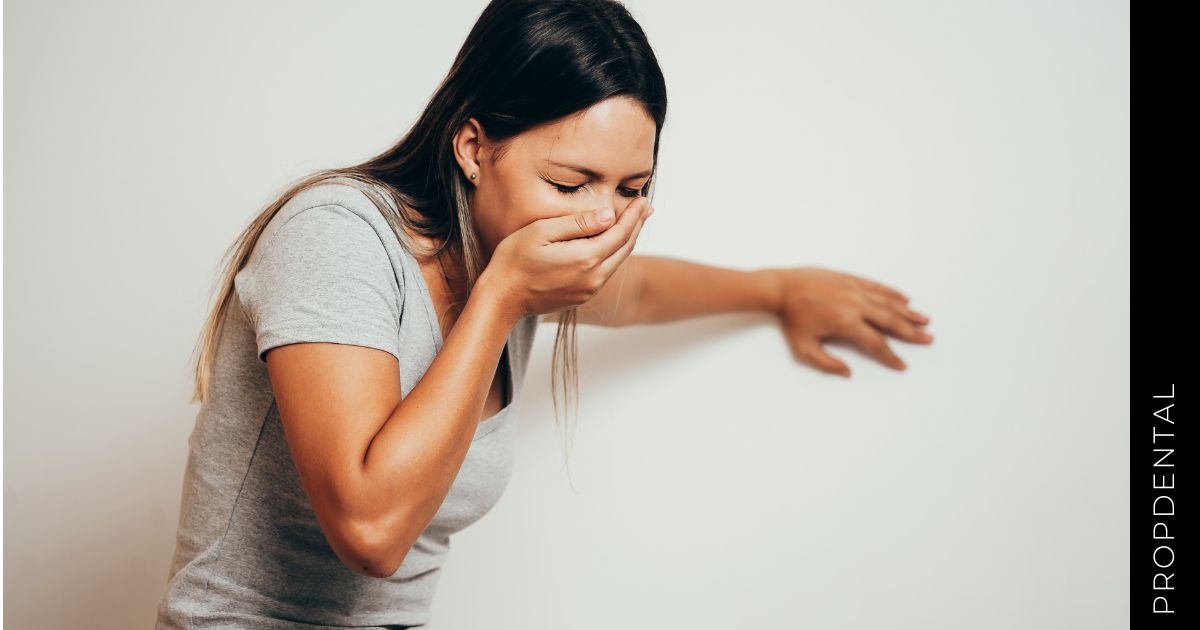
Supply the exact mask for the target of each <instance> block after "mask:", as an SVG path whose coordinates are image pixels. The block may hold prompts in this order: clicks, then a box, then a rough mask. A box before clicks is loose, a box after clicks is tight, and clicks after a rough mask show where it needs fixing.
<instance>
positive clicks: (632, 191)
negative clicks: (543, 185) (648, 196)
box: [549, 182, 642, 197]
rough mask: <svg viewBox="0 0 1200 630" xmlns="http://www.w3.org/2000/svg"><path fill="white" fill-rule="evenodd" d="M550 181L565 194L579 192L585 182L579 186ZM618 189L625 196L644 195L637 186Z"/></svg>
mask: <svg viewBox="0 0 1200 630" xmlns="http://www.w3.org/2000/svg"><path fill="white" fill-rule="evenodd" d="M549 183H550V185H551V186H553V187H554V188H555V189H557V190H558V192H560V193H563V194H564V195H573V194H575V193H577V192H579V191H580V190H582V189H583V186H584V185H583V184H580V185H578V186H563V185H562V184H556V183H554V182H549ZM617 190H618V191H620V193H621V195H622V196H624V197H640V196H641V195H642V191H641V190H638V189H637V188H625V187H621V188H618V189H617Z"/></svg>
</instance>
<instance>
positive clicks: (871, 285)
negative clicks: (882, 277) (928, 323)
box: [858, 278, 908, 304]
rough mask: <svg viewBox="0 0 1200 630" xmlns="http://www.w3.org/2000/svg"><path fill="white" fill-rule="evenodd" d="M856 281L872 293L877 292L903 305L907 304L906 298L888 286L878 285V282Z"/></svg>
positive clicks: (862, 279)
mask: <svg viewBox="0 0 1200 630" xmlns="http://www.w3.org/2000/svg"><path fill="white" fill-rule="evenodd" d="M858 281H859V282H861V283H862V285H863V286H865V287H867V288H869V289H872V290H874V291H879V292H881V293H883V294H885V295H889V296H891V297H894V298H896V299H897V300H900V301H901V302H903V303H905V304H908V296H907V295H904V294H903V293H901V292H899V291H897V290H896V289H893V288H892V287H889V286H887V285H885V284H882V283H879V282H875V281H874V280H868V279H867V278H858Z"/></svg>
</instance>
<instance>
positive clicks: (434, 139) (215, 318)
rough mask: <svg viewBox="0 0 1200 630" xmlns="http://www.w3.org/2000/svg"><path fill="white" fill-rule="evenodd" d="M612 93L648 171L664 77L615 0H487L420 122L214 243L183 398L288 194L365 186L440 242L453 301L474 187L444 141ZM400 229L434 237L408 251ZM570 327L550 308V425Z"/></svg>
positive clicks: (202, 393) (468, 282)
mask: <svg viewBox="0 0 1200 630" xmlns="http://www.w3.org/2000/svg"><path fill="white" fill-rule="evenodd" d="M619 95H623V96H627V97H631V98H633V99H635V100H636V101H637V102H639V103H640V104H641V105H642V106H643V107H644V108H645V109H646V111H647V113H649V114H650V116H651V117H652V118H653V119H654V123H655V133H654V167H653V171H654V172H655V173H656V172H657V169H658V145H659V137H660V136H661V132H662V128H663V124H664V122H665V120H666V112H667V93H666V83H665V81H664V79H663V75H662V71H661V70H660V68H659V65H658V60H657V59H656V58H655V55H654V51H653V50H652V49H651V48H650V43H649V42H648V41H647V40H646V35H645V33H644V32H643V31H642V28H641V26H639V25H638V23H637V22H636V21H635V20H634V19H633V16H632V15H630V13H629V11H628V10H627V9H626V8H625V6H624V5H622V4H621V3H620V2H617V1H615V0H493V1H492V2H491V3H489V4H488V5H487V7H485V8H484V10H483V12H482V13H481V14H480V16H479V19H478V20H477V21H476V22H475V25H474V27H472V29H471V32H470V33H469V34H468V35H467V38H466V41H465V42H464V43H463V46H462V48H461V49H460V50H459V52H458V55H457V56H456V57H455V59H454V64H453V65H452V66H451V67H450V70H449V72H447V73H446V76H445V77H444V78H443V79H442V81H441V84H440V85H439V86H438V88H437V90H436V91H435V92H434V93H433V96H432V97H430V99H429V101H428V103H427V104H426V106H425V109H424V111H423V112H422V113H421V116H420V118H419V119H418V120H417V121H416V123H414V124H413V126H412V128H411V129H409V130H408V132H407V133H406V134H405V135H404V136H403V137H402V138H401V139H400V140H399V141H398V142H397V143H396V144H395V145H393V146H391V147H390V148H388V149H386V150H385V151H383V152H382V153H379V154H378V155H376V156H374V157H372V158H370V159H368V160H366V161H365V162H362V163H360V164H357V165H354V166H347V167H342V168H331V169H323V170H320V171H317V172H316V173H313V174H311V175H308V176H306V177H303V178H301V179H299V180H298V181H295V182H293V183H292V184H290V185H289V186H288V187H287V188H286V190H285V191H284V192H283V193H282V194H281V195H280V196H279V197H278V198H277V199H276V201H274V202H273V203H271V204H270V205H268V206H267V207H266V208H265V209H264V210H263V211H261V212H260V213H259V214H258V216H257V217H255V218H254V220H252V221H251V222H250V223H249V225H248V226H247V227H246V228H245V229H244V230H243V232H242V233H241V234H240V235H239V237H238V238H237V239H236V241H235V242H234V243H233V244H232V245H231V246H230V247H229V249H228V250H226V252H225V256H224V258H223V259H222V260H223V271H222V272H221V274H220V276H219V277H220V279H221V281H220V290H219V294H218V297H217V299H216V300H215V301H214V303H213V306H212V308H211V310H210V312H209V315H208V318H207V320H206V322H205V324H204V327H203V330H202V331H201V335H200V338H199V340H198V342H197V346H196V350H197V351H198V352H199V358H198V359H197V361H196V382H195V389H194V392H193V398H192V401H193V402H195V401H199V402H201V404H203V403H205V402H206V401H207V400H208V396H209V388H210V383H211V378H212V370H213V368H214V362H215V356H216V346H217V342H218V340H219V338H220V332H221V327H222V325H223V323H224V321H225V315H226V311H227V310H228V308H229V306H230V303H231V300H232V296H233V291H234V282H233V280H234V277H235V276H236V275H237V273H238V271H240V270H241V269H242V268H243V267H244V266H245V264H246V260H247V258H248V257H249V255H250V252H251V251H252V250H253V249H254V245H255V243H256V242H257V241H258V237H259V236H260V235H261V234H262V231H263V229H264V228H265V227H266V225H267V223H268V222H270V220H271V218H272V217H273V216H275V213H276V212H277V211H278V210H279V209H280V208H281V207H283V205H284V204H285V203H286V202H287V201H288V200H289V199H291V198H292V197H293V196H294V195H296V194H297V193H299V192H301V191H303V190H306V189H308V188H311V187H313V186H316V185H318V184H321V183H325V182H328V181H330V180H333V179H339V178H340V179H346V180H351V181H357V182H361V183H362V184H365V185H364V186H362V187H361V188H362V190H363V192H364V193H366V194H367V196H368V198H369V199H371V201H372V202H373V203H374V204H375V205H376V206H378V207H379V209H380V211H381V213H382V214H383V215H384V217H385V218H386V219H387V220H388V223H389V225H390V226H391V227H392V229H393V231H394V232H395V233H396V237H397V239H398V240H399V241H400V242H401V243H402V244H404V245H405V246H407V247H408V248H409V249H410V251H412V252H413V254H414V255H415V256H416V257H417V258H418V259H421V260H426V259H428V257H430V256H440V255H442V253H443V250H444V251H445V255H447V256H449V257H451V260H455V261H456V262H457V263H458V264H457V265H456V266H457V267H458V268H460V269H462V270H464V272H465V277H462V278H454V279H452V280H450V281H449V285H450V286H451V287H453V288H454V289H455V290H454V291H453V292H454V294H455V295H454V297H453V298H452V299H453V300H454V303H455V304H458V303H460V302H465V301H466V296H468V295H469V294H470V290H471V288H472V287H473V286H474V284H475V281H476V280H477V279H478V278H479V275H480V274H481V273H482V272H483V267H484V263H483V261H482V255H481V252H480V246H479V242H478V239H477V238H476V233H475V230H474V228H473V225H474V223H473V220H472V216H471V204H470V200H471V195H472V192H473V190H474V188H473V185H472V183H471V182H470V180H468V179H467V178H466V177H465V176H464V175H463V173H462V171H461V170H460V169H459V166H458V163H457V162H456V161H455V159H454V154H453V147H452V145H451V142H452V139H453V137H454V135H455V134H456V133H457V132H458V130H459V129H460V127H461V126H462V124H463V123H465V122H466V121H467V120H468V119H469V118H471V117H474V118H475V119H477V120H478V121H479V122H480V124H481V126H482V127H483V129H484V132H485V133H486V134H487V135H488V136H489V137H490V138H492V139H493V140H495V141H496V143H497V145H498V147H499V154H501V155H502V154H503V147H504V146H505V143H506V142H507V141H509V140H511V139H512V138H513V137H514V136H516V135H518V134H520V133H522V132H524V131H526V130H528V129H530V128H532V127H535V126H537V125H540V124H544V123H548V122H553V121H555V120H558V119H560V118H563V117H565V116H568V115H570V114H574V113H577V112H580V111H581V110H584V109H587V108H588V107H590V106H592V105H594V104H596V103H598V102H600V101H602V100H604V99H607V98H610V97H613V96H619ZM654 180H655V178H654V175H653V174H652V175H651V177H650V179H649V180H647V182H646V185H645V186H644V187H643V189H642V191H641V194H642V195H643V196H648V197H652V195H653V186H654ZM405 228H407V229H408V230H411V231H412V232H413V233H415V234H420V235H422V236H424V237H429V238H431V239H433V242H435V243H438V245H437V246H435V247H433V248H424V247H418V246H417V245H416V243H414V242H412V241H413V239H410V238H409V237H408V235H407V234H406V233H405ZM214 288H215V286H214ZM575 326H576V310H575V309H573V308H572V309H568V310H565V311H562V312H561V315H560V319H559V323H558V330H557V334H556V336H555V342H554V359H553V361H552V363H551V396H552V398H553V401H554V410H555V418H556V421H557V417H558V396H557V393H556V385H557V383H558V379H557V378H556V368H558V367H560V360H559V359H560V356H561V371H562V373H563V377H562V384H563V396H564V398H566V400H568V401H569V400H570V396H569V390H568V389H567V387H566V384H567V381H568V380H570V381H571V384H572V386H573V388H574V390H575V394H576V398H578V388H579V383H578V373H577V359H576V350H577V348H576V343H575ZM194 355H195V352H193V356H194ZM510 378H512V376H511V375H510Z"/></svg>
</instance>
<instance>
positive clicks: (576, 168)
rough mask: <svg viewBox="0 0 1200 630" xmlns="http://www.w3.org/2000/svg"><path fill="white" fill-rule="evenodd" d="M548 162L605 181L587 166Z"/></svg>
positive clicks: (651, 171)
mask: <svg viewBox="0 0 1200 630" xmlns="http://www.w3.org/2000/svg"><path fill="white" fill-rule="evenodd" d="M547 161H548V162H549V163H550V164H553V165H554V166H561V167H563V168H569V169H571V170H573V171H577V172H579V173H582V174H584V175H587V176H588V177H591V178H592V179H604V178H603V177H601V176H600V173H597V172H596V171H593V170H592V169H590V168H587V167H586V166H580V165H578V164H564V163H563V162H555V161H554V160H547ZM653 172H654V171H653V169H650V170H646V171H641V172H638V173H634V174H632V175H630V176H629V177H626V178H625V179H637V178H639V177H647V176H649V175H652V174H653ZM622 181H624V180H622Z"/></svg>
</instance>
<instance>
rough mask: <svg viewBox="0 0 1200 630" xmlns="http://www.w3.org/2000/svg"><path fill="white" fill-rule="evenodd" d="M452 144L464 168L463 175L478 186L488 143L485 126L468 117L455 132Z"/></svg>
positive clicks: (457, 159)
mask: <svg viewBox="0 0 1200 630" xmlns="http://www.w3.org/2000/svg"><path fill="white" fill-rule="evenodd" d="M452 144H453V146H454V159H455V161H457V162H458V167H459V168H460V169H462V174H463V177H466V178H467V181H469V182H471V183H473V184H475V185H476V186H478V185H479V178H480V177H482V169H481V167H482V164H483V160H482V149H483V147H484V146H485V145H487V144H488V138H487V134H485V133H484V131H483V126H482V125H480V124H479V121H478V120H476V119H475V118H468V119H467V120H466V122H464V123H463V124H462V126H461V127H459V129H458V132H457V133H455V134H454V139H453V141H452Z"/></svg>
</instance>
